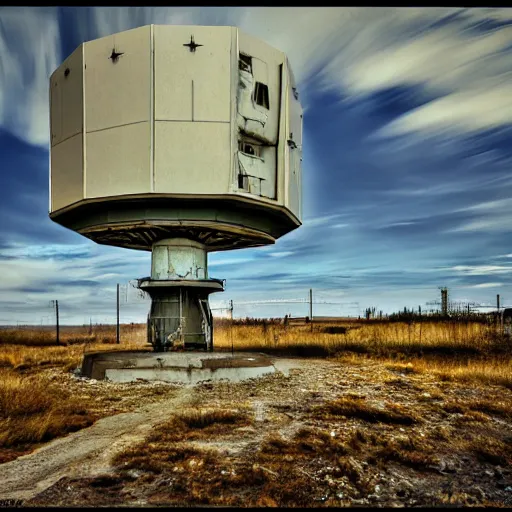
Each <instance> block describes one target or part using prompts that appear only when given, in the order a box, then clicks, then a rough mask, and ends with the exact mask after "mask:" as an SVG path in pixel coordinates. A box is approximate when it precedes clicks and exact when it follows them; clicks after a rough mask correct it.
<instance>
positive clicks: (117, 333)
mask: <svg viewBox="0 0 512 512" xmlns="http://www.w3.org/2000/svg"><path fill="white" fill-rule="evenodd" d="M116 342H117V344H118V345H119V283H117V324H116Z"/></svg>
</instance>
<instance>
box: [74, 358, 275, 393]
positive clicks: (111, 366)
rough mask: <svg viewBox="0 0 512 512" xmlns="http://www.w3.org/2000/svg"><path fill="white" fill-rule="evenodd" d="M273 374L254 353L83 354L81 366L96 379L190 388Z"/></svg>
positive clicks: (267, 363)
mask: <svg viewBox="0 0 512 512" xmlns="http://www.w3.org/2000/svg"><path fill="white" fill-rule="evenodd" d="M275 371H276V369H275V367H274V365H273V364H272V361H271V360H270V358H269V357H267V356H266V355H264V354H255V353H237V354H226V353H219V352H215V353H211V352H164V353H154V352H142V351H140V352H136V351H123V352H120V351H117V352H96V353H91V354H86V355H85V356H84V360H83V364H82V375H83V376H84V377H89V378H93V379H97V380H102V379H108V380H111V381H113V382H134V381H136V380H139V379H143V380H149V381H153V380H159V381H165V382H181V383H184V384H192V385H193V384H197V383H198V382H201V381H207V380H212V381H218V380H223V379H225V380H229V381H231V382H240V381H242V380H245V379H252V378H256V377H261V376H262V375H267V374H269V373H274V372H275Z"/></svg>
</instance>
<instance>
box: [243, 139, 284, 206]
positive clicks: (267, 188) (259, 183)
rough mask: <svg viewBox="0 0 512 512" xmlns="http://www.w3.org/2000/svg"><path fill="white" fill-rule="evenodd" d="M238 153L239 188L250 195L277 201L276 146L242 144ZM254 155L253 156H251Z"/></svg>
mask: <svg viewBox="0 0 512 512" xmlns="http://www.w3.org/2000/svg"><path fill="white" fill-rule="evenodd" d="M240 146H241V148H240V149H241V151H238V153H237V156H238V168H239V176H238V179H239V182H238V183H239V188H241V189H242V190H243V191H245V192H248V193H249V194H254V195H257V196H263V197H268V198H270V199H276V175H277V172H276V170H277V167H276V153H277V150H276V148H275V146H256V145H250V144H249V148H253V149H254V152H253V151H251V152H248V151H247V149H248V143H247V142H245V141H244V142H242V143H241V144H240ZM251 153H253V154H251Z"/></svg>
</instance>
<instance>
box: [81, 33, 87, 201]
mask: <svg viewBox="0 0 512 512" xmlns="http://www.w3.org/2000/svg"><path fill="white" fill-rule="evenodd" d="M86 64H87V63H86V62H85V44H84V43H82V65H83V67H82V194H83V197H84V199H85V198H86V197H87V160H86V151H87V149H86V148H87V138H86V137H87V132H86V130H85V126H86V120H85V70H86V69H87V65H86Z"/></svg>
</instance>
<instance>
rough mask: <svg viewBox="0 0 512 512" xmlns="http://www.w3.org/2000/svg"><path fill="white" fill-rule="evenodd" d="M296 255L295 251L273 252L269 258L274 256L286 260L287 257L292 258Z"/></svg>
mask: <svg viewBox="0 0 512 512" xmlns="http://www.w3.org/2000/svg"><path fill="white" fill-rule="evenodd" d="M292 254H294V252H293V251H281V252H271V253H270V254H269V256H272V257H273V258H285V257H286V256H291V255H292Z"/></svg>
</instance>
